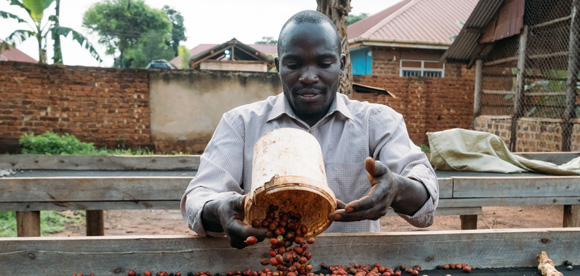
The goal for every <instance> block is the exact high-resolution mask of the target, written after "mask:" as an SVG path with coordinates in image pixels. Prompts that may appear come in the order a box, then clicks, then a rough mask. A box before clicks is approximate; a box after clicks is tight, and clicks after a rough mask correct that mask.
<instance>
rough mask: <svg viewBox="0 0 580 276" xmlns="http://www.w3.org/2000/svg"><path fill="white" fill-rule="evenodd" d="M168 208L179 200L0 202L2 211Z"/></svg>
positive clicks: (172, 206) (172, 207)
mask: <svg viewBox="0 0 580 276" xmlns="http://www.w3.org/2000/svg"><path fill="white" fill-rule="evenodd" d="M148 209H157V210H170V209H179V200H178V199H175V200H159V201H101V202H96V201H89V202H6V203H2V204H0V212H4V211H44V210H57V211H63V210H148Z"/></svg>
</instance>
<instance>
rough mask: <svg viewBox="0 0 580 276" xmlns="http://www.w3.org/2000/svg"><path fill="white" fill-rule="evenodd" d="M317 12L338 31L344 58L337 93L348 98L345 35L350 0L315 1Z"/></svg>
mask: <svg viewBox="0 0 580 276" xmlns="http://www.w3.org/2000/svg"><path fill="white" fill-rule="evenodd" d="M316 2H317V3H318V8H317V9H316V10H317V11H319V12H321V13H324V14H326V16H328V18H330V20H332V22H334V25H335V26H336V29H337V30H338V34H339V35H340V40H341V48H342V53H343V54H344V55H345V56H346V64H345V66H344V73H343V74H342V75H341V76H340V84H339V86H338V92H340V93H343V94H346V95H347V96H350V94H351V93H352V66H351V64H350V53H349V51H348V37H347V35H346V16H347V15H348V13H349V12H350V9H351V7H350V0H316Z"/></svg>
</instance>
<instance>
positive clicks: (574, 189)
mask: <svg viewBox="0 0 580 276" xmlns="http://www.w3.org/2000/svg"><path fill="white" fill-rule="evenodd" d="M578 183H580V176H560V177H558V178H556V179H555V178H554V177H549V176H546V177H488V178H478V177H461V178H453V197H454V198H470V197H471V198H482V197H569V196H580V185H578Z"/></svg>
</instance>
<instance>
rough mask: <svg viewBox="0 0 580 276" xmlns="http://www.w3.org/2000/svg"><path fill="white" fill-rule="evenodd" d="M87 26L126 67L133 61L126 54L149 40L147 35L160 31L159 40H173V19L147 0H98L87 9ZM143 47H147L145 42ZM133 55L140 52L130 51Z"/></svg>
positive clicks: (108, 52)
mask: <svg viewBox="0 0 580 276" xmlns="http://www.w3.org/2000/svg"><path fill="white" fill-rule="evenodd" d="M83 26H84V27H86V28H88V29H90V30H91V31H92V32H95V33H97V34H98V35H99V37H100V38H99V43H100V44H103V45H105V46H106V47H107V52H106V53H107V54H108V55H113V56H114V57H115V65H116V66H118V67H122V68H126V67H129V65H130V62H127V60H126V58H125V54H126V53H127V52H128V51H129V50H131V49H133V48H134V47H136V46H137V45H139V44H140V43H141V42H143V41H144V40H146V38H145V37H147V36H149V35H152V34H157V35H158V38H159V40H162V41H163V42H164V43H165V42H167V43H169V38H170V37H171V36H170V35H171V32H172V23H171V22H170V20H169V19H168V17H167V14H166V13H165V12H164V11H162V10H157V9H153V8H150V7H149V6H147V5H146V4H145V2H144V1H143V0H106V1H103V2H98V3H95V4H94V5H93V6H91V7H90V8H89V9H88V10H87V11H86V12H85V14H84V17H83ZM168 35H169V36H168ZM143 43H145V42H143ZM139 47H143V44H141V46H137V48H139ZM133 50H134V51H136V50H135V49H133ZM129 55H130V56H131V55H132V56H133V58H134V57H136V56H137V54H136V53H135V52H130V51H129Z"/></svg>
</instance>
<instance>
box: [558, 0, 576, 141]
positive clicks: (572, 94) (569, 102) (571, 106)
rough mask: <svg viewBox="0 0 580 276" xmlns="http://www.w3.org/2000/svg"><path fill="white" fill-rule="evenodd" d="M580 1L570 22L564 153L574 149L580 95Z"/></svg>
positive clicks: (563, 126)
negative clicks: (574, 123)
mask: <svg viewBox="0 0 580 276" xmlns="http://www.w3.org/2000/svg"><path fill="white" fill-rule="evenodd" d="M579 13H580V0H574V1H573V2H572V12H571V15H570V16H571V17H572V18H571V20H570V40H569V43H568V52H569V53H570V55H569V56H568V80H567V81H566V109H565V110H564V114H563V118H562V119H564V122H563V124H562V151H570V150H571V148H572V145H571V144H572V142H571V140H572V132H573V128H574V125H573V123H572V122H571V120H572V118H575V117H576V111H575V109H576V94H577V93H578V92H577V91H578V88H577V86H578V71H580V62H579V61H578V59H580V49H579V48H580V42H578V40H579V39H580V37H579V36H580V34H579V33H578V32H580V31H579V30H580V15H578V14H579Z"/></svg>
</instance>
